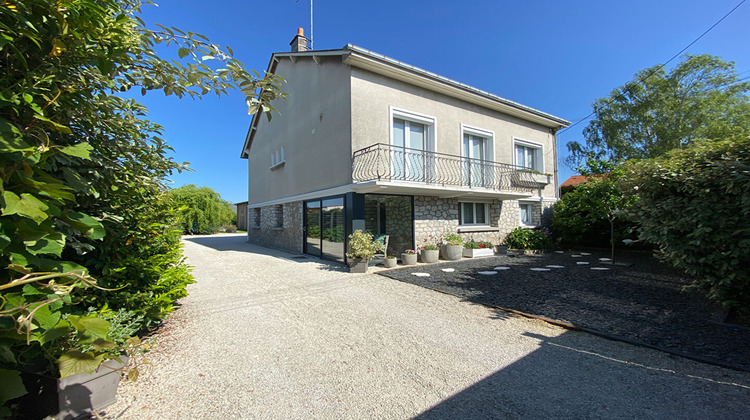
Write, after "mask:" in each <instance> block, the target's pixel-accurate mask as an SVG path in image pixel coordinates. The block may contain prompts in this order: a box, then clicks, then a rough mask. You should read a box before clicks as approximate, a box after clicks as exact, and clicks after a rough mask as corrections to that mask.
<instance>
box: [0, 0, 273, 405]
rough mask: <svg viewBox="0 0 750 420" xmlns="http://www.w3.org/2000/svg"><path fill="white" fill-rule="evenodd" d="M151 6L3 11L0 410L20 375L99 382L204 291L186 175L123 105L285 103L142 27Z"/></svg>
mask: <svg viewBox="0 0 750 420" xmlns="http://www.w3.org/2000/svg"><path fill="white" fill-rule="evenodd" d="M140 6H141V2H140V1H139V0H75V1H73V0H33V1H31V0H14V1H7V2H3V3H2V4H0V68H2V69H3V72H2V73H0V136H1V137H0V194H2V197H1V199H0V265H2V267H3V269H2V270H1V271H0V383H2V384H3V388H2V393H0V399H1V400H0V404H5V402H6V401H5V400H10V399H12V398H14V397H17V396H19V395H20V394H23V393H24V392H25V391H24V388H23V385H22V384H21V381H20V376H19V367H20V366H25V367H27V368H28V367H29V366H34V365H38V364H39V362H40V361H42V360H48V361H50V362H53V363H52V364H51V365H50V369H51V373H53V374H54V373H58V374H60V375H62V376H67V375H70V374H73V373H77V372H81V371H91V370H93V369H94V368H96V367H97V366H98V365H99V363H100V362H101V361H102V360H104V358H106V357H112V356H113V351H115V350H114V349H113V347H117V346H119V345H122V344H123V343H122V341H123V340H125V339H126V335H127V334H124V333H123V329H122V326H123V325H129V327H128V329H129V331H135V330H138V329H141V328H148V327H150V326H153V325H156V324H157V323H158V322H159V321H160V320H161V319H162V318H163V317H164V316H165V314H166V313H168V312H169V311H171V310H172V308H173V302H174V300H175V299H178V298H180V297H182V296H185V294H186V292H185V286H186V285H187V284H188V283H190V282H191V281H192V280H191V275H190V268H189V267H187V266H186V265H185V263H184V258H183V256H182V252H181V248H180V242H179V235H180V230H179V229H176V220H177V219H176V217H177V214H176V213H175V211H174V210H173V209H172V204H171V201H170V200H169V199H168V197H167V193H166V191H167V188H166V179H167V177H168V176H169V175H170V174H171V173H172V172H173V171H180V170H182V169H184V167H183V166H182V165H180V164H178V163H177V162H174V161H173V160H172V159H171V158H169V157H168V152H169V151H170V150H171V149H170V147H169V146H168V145H167V144H166V142H165V141H164V140H163V139H162V138H161V127H159V126H158V125H156V124H154V123H152V122H150V121H148V120H146V119H144V116H145V115H146V109H145V108H144V107H143V106H142V105H140V104H138V103H137V102H135V101H133V100H130V99H124V98H122V97H120V96H118V95H117V94H118V93H120V92H127V91H131V90H133V89H135V90H137V91H140V92H141V93H143V94H145V93H146V92H148V91H153V90H160V91H163V92H164V94H166V95H172V94H174V95H176V96H178V97H183V96H191V97H198V96H201V95H205V94H208V93H215V94H217V95H221V94H225V93H226V92H227V90H228V89H239V90H241V91H242V92H243V93H244V94H245V96H246V98H247V104H248V106H249V112H250V113H255V112H256V111H262V112H269V111H271V110H272V108H271V107H270V102H271V101H272V100H273V99H275V98H279V97H282V96H283V94H281V93H280V89H279V87H280V83H281V80H280V79H279V78H277V77H274V76H272V75H265V76H263V77H261V76H259V75H258V74H257V73H254V72H252V73H251V72H248V71H247V70H245V68H244V67H243V65H242V64H241V63H240V62H239V61H237V60H236V59H234V58H233V57H232V51H231V50H230V49H229V48H226V49H221V48H219V47H218V46H216V45H214V44H212V43H211V42H210V41H209V40H208V39H207V38H205V37H203V36H202V35H198V34H194V33H191V32H182V31H180V30H178V29H175V28H167V27H161V26H160V27H158V28H157V29H148V28H146V27H145V25H144V23H143V21H142V20H141V19H140V18H139V17H138V14H139V13H140ZM157 44H165V45H167V46H171V47H173V48H174V49H175V53H176V56H177V57H176V59H175V60H167V59H163V58H161V57H160V56H159V55H158V54H157V53H156V50H155V48H156V45H157ZM269 115H270V114H269ZM269 118H270V116H269ZM115 319H117V320H118V321H116V322H115ZM133 325H135V327H133ZM118 328H120V329H119V330H118ZM116 337H120V342H117V340H118V339H117V338H116ZM2 410H5V412H4V413H3V412H1V411H0V415H3V414H5V415H7V414H8V413H9V412H8V411H7V407H3V409H2Z"/></svg>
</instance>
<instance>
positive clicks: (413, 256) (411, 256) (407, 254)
mask: <svg viewBox="0 0 750 420" xmlns="http://www.w3.org/2000/svg"><path fill="white" fill-rule="evenodd" d="M401 262H402V263H404V265H414V264H416V263H417V251H415V250H413V249H407V250H406V251H404V252H402V253H401Z"/></svg>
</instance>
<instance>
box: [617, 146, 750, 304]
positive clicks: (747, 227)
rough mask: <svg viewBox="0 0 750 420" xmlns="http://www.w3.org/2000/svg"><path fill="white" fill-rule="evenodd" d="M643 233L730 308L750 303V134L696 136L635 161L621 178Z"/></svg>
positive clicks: (659, 249)
mask: <svg viewBox="0 0 750 420" xmlns="http://www.w3.org/2000/svg"><path fill="white" fill-rule="evenodd" d="M620 185H621V188H622V189H623V191H626V192H628V193H629V194H632V195H637V196H638V200H637V202H636V204H635V205H634V206H633V207H632V208H631V209H630V210H629V213H630V215H631V217H632V218H633V219H634V220H635V221H636V222H637V223H638V225H639V230H640V237H641V239H643V240H646V241H648V242H650V243H652V244H655V245H656V246H657V247H658V255H659V256H660V257H661V258H662V259H663V260H664V261H666V262H668V263H670V264H671V265H673V266H674V267H677V268H680V269H682V270H684V271H686V272H687V273H689V274H691V275H692V276H694V277H695V283H694V284H695V285H696V286H697V287H700V288H702V289H704V290H706V291H707V292H708V296H709V297H711V298H712V299H714V300H716V301H717V302H719V303H721V304H722V305H724V306H725V307H727V308H735V309H736V308H745V309H748V308H750V270H748V269H747V268H748V267H750V223H749V222H748V215H750V137H748V136H747V135H736V136H732V137H728V138H726V139H722V140H695V141H693V142H692V144H691V145H690V146H688V147H686V148H684V149H677V150H673V151H672V152H670V153H668V154H667V155H666V156H663V157H659V158H654V159H647V160H643V161H640V162H633V163H629V164H628V165H627V172H626V173H625V176H624V177H623V179H622V180H621V182H620Z"/></svg>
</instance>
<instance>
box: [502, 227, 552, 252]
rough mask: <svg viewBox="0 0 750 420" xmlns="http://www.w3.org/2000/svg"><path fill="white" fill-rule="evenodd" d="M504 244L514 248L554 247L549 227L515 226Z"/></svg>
mask: <svg viewBox="0 0 750 420" xmlns="http://www.w3.org/2000/svg"><path fill="white" fill-rule="evenodd" d="M503 245H505V246H507V247H508V248H513V249H549V248H551V247H552V240H551V239H550V231H549V229H547V228H542V229H527V228H521V227H518V228H515V229H513V230H512V231H511V232H510V233H509V234H508V235H507V236H506V237H505V241H504V242H503Z"/></svg>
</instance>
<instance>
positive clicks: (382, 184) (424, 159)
mask: <svg viewBox="0 0 750 420" xmlns="http://www.w3.org/2000/svg"><path fill="white" fill-rule="evenodd" d="M352 179H353V181H354V183H355V184H357V185H358V188H357V190H359V191H360V192H370V193H372V192H383V193H396V194H398V193H401V194H420V195H436V196H441V197H462V196H474V197H485V198H495V199H514V198H524V197H529V196H531V195H532V193H533V192H534V190H535V189H538V188H540V187H544V186H545V185H546V184H548V183H549V182H550V181H549V177H548V176H547V175H543V174H537V173H533V172H530V171H528V170H524V169H523V168H520V167H517V166H514V165H509V164H507V163H498V162H492V161H488V160H480V159H470V158H464V157H460V156H454V155H447V154H442V153H435V152H429V151H424V150H418V149H409V148H405V147H399V146H392V145H388V144H382V143H378V144H374V145H372V146H369V147H366V148H364V149H361V150H357V151H356V152H354V156H353V163H352ZM379 189H385V190H388V191H379Z"/></svg>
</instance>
